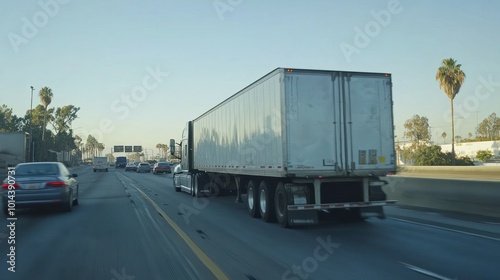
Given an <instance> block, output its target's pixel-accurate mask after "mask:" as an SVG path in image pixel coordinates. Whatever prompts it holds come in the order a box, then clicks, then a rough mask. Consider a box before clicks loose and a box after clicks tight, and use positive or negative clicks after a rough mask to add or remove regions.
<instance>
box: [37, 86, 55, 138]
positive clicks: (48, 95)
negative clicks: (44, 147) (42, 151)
mask: <svg viewBox="0 0 500 280" xmlns="http://www.w3.org/2000/svg"><path fill="white" fill-rule="evenodd" d="M38 96H40V102H42V105H43V107H45V114H44V118H43V130H42V141H43V140H44V139H45V127H46V126H47V114H48V111H47V107H48V106H49V105H50V103H51V102H52V97H54V94H53V93H52V89H50V88H49V87H43V88H42V89H41V90H40V92H39V93H38Z"/></svg>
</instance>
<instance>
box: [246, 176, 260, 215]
mask: <svg viewBox="0 0 500 280" xmlns="http://www.w3.org/2000/svg"><path fill="white" fill-rule="evenodd" d="M258 196H259V192H258V190H257V188H256V187H255V183H254V182H253V181H252V180H250V181H248V186H247V207H248V212H249V213H250V216H252V217H253V218H258V217H259V216H260V211H259V198H258Z"/></svg>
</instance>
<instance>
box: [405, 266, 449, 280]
mask: <svg viewBox="0 0 500 280" xmlns="http://www.w3.org/2000/svg"><path fill="white" fill-rule="evenodd" d="M399 263H401V264H403V265H404V266H406V267H407V268H408V269H411V270H413V271H416V272H418V273H422V274H425V275H427V276H430V277H433V278H435V279H439V280H453V279H452V278H448V277H445V276H442V275H439V274H437V273H434V272H432V271H429V270H426V269H423V268H420V267H417V266H414V265H411V264H407V263H404V262H399ZM455 279H456V278H455Z"/></svg>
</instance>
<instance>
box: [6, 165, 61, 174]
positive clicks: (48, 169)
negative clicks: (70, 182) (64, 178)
mask: <svg viewBox="0 0 500 280" xmlns="http://www.w3.org/2000/svg"><path fill="white" fill-rule="evenodd" d="M58 174H59V167H58V166H57V164H52V163H39V164H22V165H18V166H17V167H16V176H30V175H58Z"/></svg>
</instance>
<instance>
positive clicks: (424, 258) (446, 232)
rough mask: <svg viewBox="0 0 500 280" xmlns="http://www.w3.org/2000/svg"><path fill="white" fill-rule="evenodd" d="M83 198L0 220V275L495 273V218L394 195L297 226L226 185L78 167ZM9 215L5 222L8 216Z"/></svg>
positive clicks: (498, 228) (499, 244)
mask: <svg viewBox="0 0 500 280" xmlns="http://www.w3.org/2000/svg"><path fill="white" fill-rule="evenodd" d="M73 173H77V174H78V175H79V177H78V178H77V179H78V180H79V182H80V187H81V189H80V205H78V206H76V207H74V209H73V211H72V212H70V213H62V212H59V211H57V209H45V210H43V211H42V210H29V211H22V212H19V213H18V215H17V221H16V227H15V232H14V234H15V241H16V244H15V262H16V263H15V270H16V272H10V271H8V270H7V269H8V267H9V264H8V263H7V260H8V256H7V254H9V252H10V248H9V246H11V245H10V244H8V242H9V240H11V239H12V238H11V239H9V236H10V235H11V232H10V231H9V229H8V228H7V227H6V226H2V227H0V279H65V280H66V279H108V280H109V279H115V280H122V279H127V280H132V279H134V280H141V279H148V280H149V279H246V280H248V279H250V280H255V279H262V280H267V279H498V275H500V268H498V261H499V260H500V223H497V222H495V221H492V220H487V221H485V220H481V219H479V218H477V219H476V218H474V219H472V220H471V219H470V217H468V218H467V219H466V218H462V217H456V216H455V217H454V216H449V215H446V214H445V213H440V212H429V211H422V209H408V208H400V207H397V206H393V207H391V208H387V209H386V213H387V216H388V218H387V219H384V220H379V219H376V218H373V219H369V220H367V221H365V222H352V221H351V222H346V221H335V220H334V221H323V222H322V223H321V224H320V225H317V226H308V227H300V228H292V229H284V228H281V227H280V226H279V225H278V224H267V223H264V222H263V221H262V220H260V219H254V218H251V217H250V216H249V215H248V213H247V210H246V207H245V204H244V203H235V202H234V197H233V196H220V197H215V198H193V197H192V196H190V195H189V194H186V193H177V192H175V191H174V189H173V186H172V176H171V175H170V174H167V175H163V174H162V175H153V174H149V173H141V174H138V173H134V172H124V171H123V169H114V168H112V169H110V171H109V172H97V173H94V172H92V169H91V167H88V166H82V167H77V168H74V169H73ZM2 223H4V224H8V222H7V220H6V219H5V218H3V222H2Z"/></svg>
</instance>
